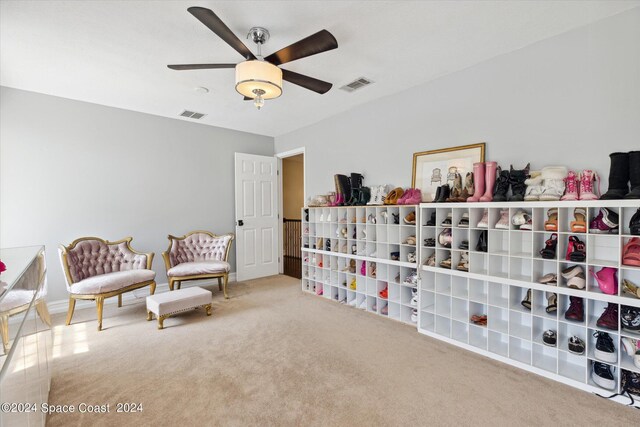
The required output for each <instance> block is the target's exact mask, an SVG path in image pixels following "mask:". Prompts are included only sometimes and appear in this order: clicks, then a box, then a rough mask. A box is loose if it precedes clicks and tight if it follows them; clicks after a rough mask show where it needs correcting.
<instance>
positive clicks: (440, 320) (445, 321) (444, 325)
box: [435, 315, 451, 338]
mask: <svg viewBox="0 0 640 427" xmlns="http://www.w3.org/2000/svg"><path fill="white" fill-rule="evenodd" d="M435 331H436V334H438V335H442V336H444V337H447V338H449V337H450V336H451V320H450V318H449V317H446V316H438V315H436V329H435Z"/></svg>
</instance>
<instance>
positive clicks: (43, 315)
mask: <svg viewBox="0 0 640 427" xmlns="http://www.w3.org/2000/svg"><path fill="white" fill-rule="evenodd" d="M36 311H37V312H38V316H40V319H42V321H43V322H44V323H46V324H47V326H51V316H50V315H49V309H48V308H47V303H46V302H44V300H38V301H36Z"/></svg>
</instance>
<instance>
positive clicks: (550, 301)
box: [545, 294, 558, 313]
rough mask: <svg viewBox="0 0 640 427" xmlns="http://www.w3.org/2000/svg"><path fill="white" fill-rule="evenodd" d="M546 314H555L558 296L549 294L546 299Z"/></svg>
mask: <svg viewBox="0 0 640 427" xmlns="http://www.w3.org/2000/svg"><path fill="white" fill-rule="evenodd" d="M545 310H546V312H547V313H555V312H556V311H557V310H558V295H557V294H551V295H549V296H548V297H547V308H546V309H545Z"/></svg>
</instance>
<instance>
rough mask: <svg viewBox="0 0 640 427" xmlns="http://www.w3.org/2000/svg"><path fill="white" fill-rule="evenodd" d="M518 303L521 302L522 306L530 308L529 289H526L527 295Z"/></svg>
mask: <svg viewBox="0 0 640 427" xmlns="http://www.w3.org/2000/svg"><path fill="white" fill-rule="evenodd" d="M520 304H522V306H523V307H524V308H526V309H528V310H531V289H528V290H527V296H526V297H524V299H523V300H522V301H520Z"/></svg>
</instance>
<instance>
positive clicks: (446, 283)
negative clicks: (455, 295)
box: [436, 273, 451, 295]
mask: <svg viewBox="0 0 640 427" xmlns="http://www.w3.org/2000/svg"><path fill="white" fill-rule="evenodd" d="M436 292H437V293H439V294H445V295H451V276H449V275H447V274H442V273H437V274H436Z"/></svg>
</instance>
